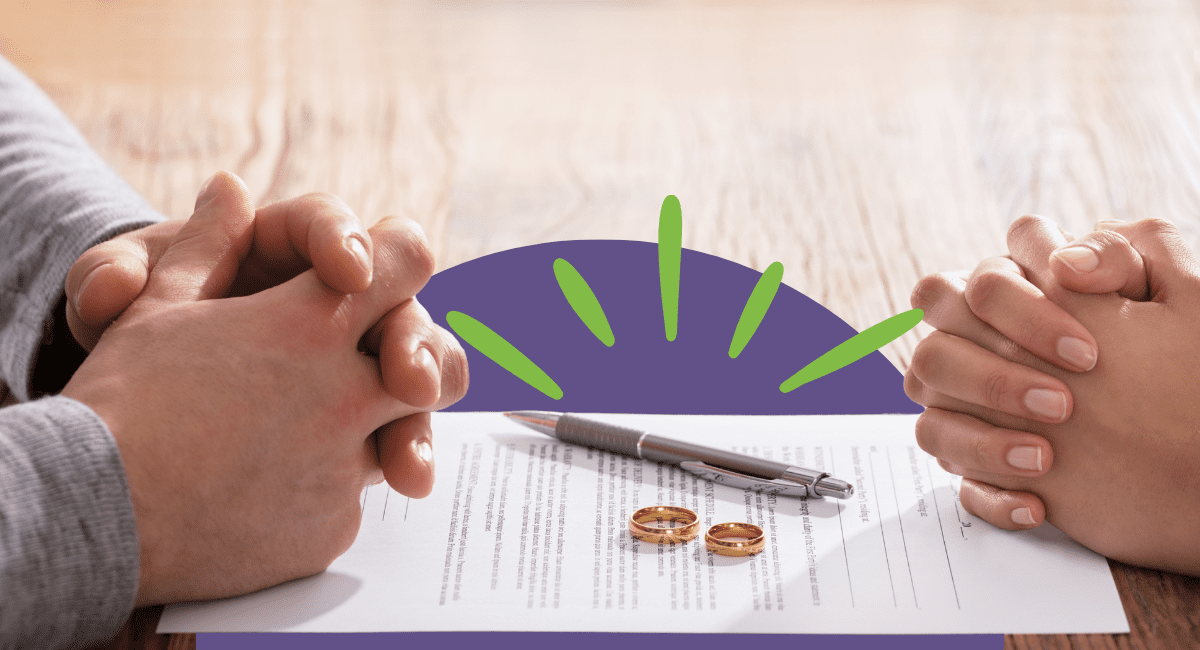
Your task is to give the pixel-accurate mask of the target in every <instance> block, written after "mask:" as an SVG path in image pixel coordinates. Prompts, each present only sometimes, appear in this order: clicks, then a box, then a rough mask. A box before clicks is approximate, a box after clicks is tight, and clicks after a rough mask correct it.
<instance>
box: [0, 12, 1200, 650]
mask: <svg viewBox="0 0 1200 650" xmlns="http://www.w3.org/2000/svg"><path fill="white" fill-rule="evenodd" d="M1198 30H1200V5H1197V4H1196V3H1195V2H1179V1H1172V0H1165V1H1161V2H1145V3H1128V2H1117V1H1115V0H1101V1H1097V2H1042V1H1029V2H949V1H944V2H924V1H916V0H914V1H907V2H803V3H794V4H791V3H789V4H776V3H770V2H763V3H742V2H738V3H732V2H725V3H718V4H673V3H661V2H654V3H642V4H623V3H616V4H613V3H586V2H585V3H567V4H554V3H542V2H529V3H525V2H520V3H507V2H505V3H494V4H480V3H458V2H445V3H429V4H411V3H380V2H371V1H365V0H364V1H354V2H336V3H335V2H319V1H313V2H304V3H299V2H297V3H288V2H282V1H279V0H275V1H272V0H260V1H256V2H236V3H235V2H229V1H221V2H214V1H212V0H206V1H203V2H201V1H194V2H180V1H171V2H154V3H151V2H36V3H31V2H20V1H16V0H0V52H2V53H3V54H4V55H5V56H6V57H8V58H9V59H11V60H12V61H13V62H15V63H16V64H17V65H18V66H19V67H21V68H22V69H24V70H25V71H26V72H27V73H28V74H29V75H30V76H32V77H33V78H34V79H35V80H37V81H38V82H39V83H40V84H42V86H43V87H44V88H45V89H46V90H47V91H48V92H49V93H50V95H51V96H52V97H53V98H54V99H55V100H56V101H58V102H59V104H60V105H61V106H62V107H63V110H64V111H65V112H66V113H67V115H68V116H69V117H70V118H71V119H72V120H74V122H75V123H76V124H77V125H78V126H79V128H80V129H81V130H82V131H83V133H84V134H85V135H86V136H87V138H88V139H89V140H90V142H91V143H92V145H93V146H94V147H95V148H96V149H97V150H98V151H99V152H100V154H101V155H102V156H103V157H104V158H105V159H106V160H108V161H109V162H110V163H111V164H112V165H113V166H114V167H115V168H116V169H117V170H118V171H120V172H121V173H122V174H123V175H124V176H125V178H126V179H128V180H129V182H130V183H131V184H132V185H133V186H134V187H135V188H136V189H137V190H139V191H140V192H142V193H143V194H144V195H145V196H146V197H147V198H148V199H149V201H150V202H151V204H153V205H154V206H155V207H157V208H158V209H159V210H161V211H162V212H163V213H165V214H167V215H168V216H176V217H180V216H187V214H188V213H189V212H190V208H191V205H192V201H193V200H194V196H195V192H196V190H197V188H198V187H199V185H200V183H201V182H202V181H203V180H204V179H205V178H206V177H207V176H208V175H210V174H211V173H212V172H214V171H216V170H218V169H226V170H231V171H234V172H236V173H238V174H239V175H241V176H242V177H243V178H244V179H245V180H246V182H247V183H248V185H249V186H250V188H251V190H252V191H254V192H255V193H256V194H257V198H258V200H259V201H260V202H268V201H272V200H275V199H279V198H283V197H287V196H292V195H296V194H300V193H304V192H308V191H313V190H325V191H330V192H333V193H335V194H338V195H340V196H341V197H342V198H344V199H345V200H346V201H347V203H348V204H349V205H350V206H351V207H352V208H353V209H355V210H356V211H357V212H358V214H359V215H360V216H362V217H363V218H364V219H366V220H368V221H373V220H375V219H377V218H379V217H381V216H384V215H385V214H400V215H404V216H408V217H411V218H413V219H415V220H417V221H418V222H420V223H421V224H422V225H423V226H424V228H425V230H426V232H427V233H428V235H429V237H430V240H431V241H432V243H433V246H434V250H435V252H436V254H437V258H438V268H439V269H443V268H446V267H449V266H452V265H454V264H457V263H460V262H463V261H466V260H469V259H472V258H475V257H479V256H481V255H484V254H487V253H492V252H496V251H500V250H504V249H508V248H513V247H517V246H522V245H527V244H533V243H538V242H544V241H551V240H563V239H598V238H615V239H634V240H644V241H655V240H656V237H657V216H658V207H659V205H660V203H661V201H662V199H663V197H664V196H665V195H667V194H675V195H677V196H678V197H679V198H680V201H681V202H682V205H683V213H684V242H683V243H684V246H686V247H689V248H693V249H697V250H700V251H704V252H707V253H712V254H715V255H719V256H721V257H725V258H727V259H731V260H733V261H736V262H739V263H741V264H744V265H747V266H750V267H753V268H755V269H759V270H762V269H765V268H766V266H767V265H768V264H770V263H771V262H773V261H776V260H778V261H780V262H782V263H783V265H784V268H785V274H784V282H786V283H788V284H789V285H791V286H792V287H794V288H796V289H798V290H800V291H802V292H803V293H805V294H807V295H809V296H811V297H813V298H814V299H816V300H818V301H819V302H820V303H821V304H823V305H825V306H826V307H828V308H829V309H831V310H832V311H833V312H834V313H836V314H837V315H839V316H840V317H842V318H843V319H844V320H846V321H847V322H848V323H850V324H851V325H852V326H854V327H855V328H856V329H860V330H861V329H863V328H865V327H868V326H870V325H872V324H874V323H876V322H878V321H880V320H882V319H884V318H886V317H888V316H891V315H893V314H896V313H898V312H900V311H903V310H905V309H908V307H909V302H908V301H909V293H910V291H911V289H912V287H913V285H914V284H915V283H916V281H917V280H918V279H919V278H920V277H922V276H923V275H926V274H928V273H932V272H935V271H942V270H949V269H955V268H969V267H972V266H974V264H975V263H976V262H978V261H979V260H981V259H982V258H984V257H987V256H990V255H995V254H1000V253H1003V252H1004V250H1005V249H1004V232H1005V229H1006V227H1007V224H1008V223H1009V222H1010V221H1011V220H1012V219H1013V218H1014V217H1017V216H1019V215H1021V214H1024V213H1029V212H1036V213H1039V214H1043V215H1046V216H1051V217H1053V218H1056V219H1058V220H1059V221H1060V223H1061V224H1062V225H1063V227H1064V228H1066V229H1067V230H1069V231H1072V232H1076V233H1078V232H1085V231H1088V230H1091V227H1092V224H1093V223H1094V222H1095V221H1097V220H1100V219H1114V218H1115V219H1125V220H1133V219H1140V218H1144V217H1152V216H1154V217H1166V218H1169V219H1172V220H1174V221H1176V223H1178V224H1179V225H1180V227H1181V228H1182V229H1183V231H1184V233H1185V234H1186V236H1187V237H1188V238H1189V240H1190V241H1191V243H1192V244H1193V246H1196V245H1197V244H1198V243H1200V218H1198V217H1197V206H1198V205H1200V146H1197V142H1198V140H1200V102H1198V99H1200V89H1198V88H1197V85H1198V83H1200V40H1198V39H1197V34H1198V33H1200V32H1198ZM927 331H928V330H927V329H926V328H925V326H923V325H922V326H921V328H920V329H918V330H917V331H916V332H913V333H910V334H909V335H907V336H905V337H904V338H902V339H900V340H899V341H897V342H896V343H894V344H892V345H890V346H889V347H887V348H886V349H885V354H886V355H887V357H888V358H889V359H890V360H891V361H892V362H893V363H895V364H896V366H897V367H898V368H900V369H902V370H903V369H905V368H906V367H907V364H908V361H909V358H910V356H911V353H912V350H913V348H914V345H915V344H916V342H917V340H919V337H920V336H921V335H923V334H925V333H926V332H927ZM1113 573H1114V576H1115V577H1116V581H1117V585H1118V588H1119V590H1120V593H1121V598H1122V601H1123V602H1124V604H1125V609H1126V612H1127V614H1128V615H1129V619H1130V624H1131V626H1132V629H1133V632H1132V634H1130V635H1117V636H1111V635H1071V636H1062V637H1054V636H1009V637H1007V638H1006V644H1005V645H1006V646H1008V647H1014V648H1065V647H1082V648H1093V647H1095V648H1184V647H1196V646H1197V645H1200V580H1196V579H1192V578H1184V577H1180V576H1175V575H1169V574H1162V573H1160V572H1157V571H1148V570H1142V569H1134V568H1130V567H1127V566H1124V565H1120V564H1116V563H1113ZM156 618H157V615H156V612H155V611H154V610H149V611H145V612H140V613H139V614H138V616H137V617H135V620H134V621H132V622H131V625H130V626H128V627H127V629H126V631H125V633H124V635H123V636H122V637H121V638H120V639H119V640H118V643H117V645H118V646H120V647H137V646H141V645H146V644H148V645H151V646H158V647H162V646H165V645H166V644H167V643H168V641H169V642H170V643H171V644H172V645H173V646H175V647H186V646H187V645H189V644H194V637H187V636H182V637H177V638H175V639H171V640H168V639H165V638H158V637H154V636H153V635H148V630H151V629H152V627H150V626H151V624H152V621H153V620H154V619H156Z"/></svg>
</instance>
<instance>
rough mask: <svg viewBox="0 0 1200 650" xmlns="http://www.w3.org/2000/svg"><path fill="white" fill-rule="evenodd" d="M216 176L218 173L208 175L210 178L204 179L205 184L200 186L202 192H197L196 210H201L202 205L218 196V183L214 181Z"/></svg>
mask: <svg viewBox="0 0 1200 650" xmlns="http://www.w3.org/2000/svg"><path fill="white" fill-rule="evenodd" d="M218 173H219V172H218ZM216 178H217V174H213V175H212V176H209V177H208V180H206V181H204V184H203V185H201V186H200V192H199V193H198V194H196V207H195V209H196V210H199V209H200V207H201V206H203V205H204V204H205V203H208V202H209V201H211V200H213V199H215V198H216V197H217V185H216V183H213V180H215V179H216Z"/></svg>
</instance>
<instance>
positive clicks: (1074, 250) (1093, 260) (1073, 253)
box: [1052, 246, 1100, 273]
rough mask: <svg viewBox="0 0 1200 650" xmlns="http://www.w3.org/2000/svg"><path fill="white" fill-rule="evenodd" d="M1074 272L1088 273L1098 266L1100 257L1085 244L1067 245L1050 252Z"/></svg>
mask: <svg viewBox="0 0 1200 650" xmlns="http://www.w3.org/2000/svg"><path fill="white" fill-rule="evenodd" d="M1052 255H1053V256H1054V257H1057V258H1058V259H1059V260H1061V261H1062V263H1063V264H1066V265H1067V266H1069V267H1071V270H1072V271H1074V272H1076V273H1090V272H1092V271H1095V270H1096V267H1098V266H1100V257H1099V256H1098V255H1096V251H1094V250H1092V249H1090V248H1088V247H1087V246H1069V247H1067V248H1060V249H1058V250H1056V251H1054V252H1053V253H1052Z"/></svg>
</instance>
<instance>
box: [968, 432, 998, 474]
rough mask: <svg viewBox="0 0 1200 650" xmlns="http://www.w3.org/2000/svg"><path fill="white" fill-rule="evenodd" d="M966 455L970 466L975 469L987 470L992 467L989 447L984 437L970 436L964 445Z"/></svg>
mask: <svg viewBox="0 0 1200 650" xmlns="http://www.w3.org/2000/svg"><path fill="white" fill-rule="evenodd" d="M966 448H967V453H968V454H969V455H970V459H971V462H970V465H971V466H972V467H975V468H977V469H988V468H989V467H991V466H992V465H993V463H992V457H991V446H990V445H988V441H987V438H986V437H984V436H979V435H975V436H971V437H970V439H969V440H968V441H967V444H966Z"/></svg>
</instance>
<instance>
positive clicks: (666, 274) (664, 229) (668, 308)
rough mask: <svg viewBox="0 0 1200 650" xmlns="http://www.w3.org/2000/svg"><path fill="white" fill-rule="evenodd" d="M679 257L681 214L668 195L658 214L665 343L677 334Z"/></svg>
mask: <svg viewBox="0 0 1200 650" xmlns="http://www.w3.org/2000/svg"><path fill="white" fill-rule="evenodd" d="M682 255H683V211H682V210H681V209H680V207H679V199H677V198H675V195H674V194H668V195H667V198H665V199H663V204H662V210H660V211H659V213H658V282H659V287H660V288H661V290H662V307H663V330H664V331H665V332H666V335H667V340H668V341H674V340H675V335H676V334H678V333H679V260H680V259H681V257H682Z"/></svg>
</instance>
